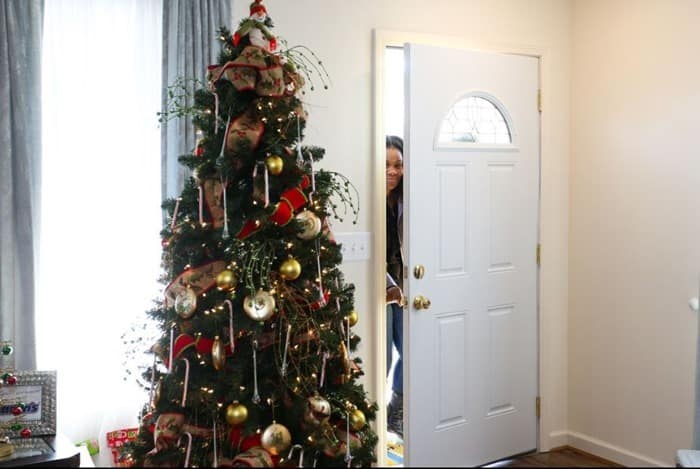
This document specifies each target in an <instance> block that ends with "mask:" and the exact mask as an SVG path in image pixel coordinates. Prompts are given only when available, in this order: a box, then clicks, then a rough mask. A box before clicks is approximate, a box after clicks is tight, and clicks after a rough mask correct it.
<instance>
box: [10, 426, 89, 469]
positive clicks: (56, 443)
mask: <svg viewBox="0 0 700 469" xmlns="http://www.w3.org/2000/svg"><path fill="white" fill-rule="evenodd" d="M41 439H42V440H44V442H45V443H46V445H47V446H48V447H49V449H50V451H47V452H46V453H45V454H38V455H34V456H26V457H14V458H12V459H0V467H80V450H79V449H78V448H77V447H76V446H75V445H72V444H71V443H70V441H69V440H68V438H66V437H65V436H63V435H60V434H58V435H55V436H44V437H41Z"/></svg>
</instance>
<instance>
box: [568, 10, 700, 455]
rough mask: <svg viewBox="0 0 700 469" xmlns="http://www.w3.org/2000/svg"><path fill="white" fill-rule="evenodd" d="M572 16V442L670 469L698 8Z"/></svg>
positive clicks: (694, 157)
mask: <svg viewBox="0 0 700 469" xmlns="http://www.w3.org/2000/svg"><path fill="white" fill-rule="evenodd" d="M573 5H574V9H573V35H572V44H573V49H572V50H573V53H572V65H573V69H572V72H573V73H572V77H573V80H572V89H571V92H572V121H571V125H572V128H571V135H572V139H571V149H572V160H571V208H570V216H571V218H570V230H571V238H570V248H569V259H570V277H569V294H570V296H569V393H568V396H569V429H570V433H569V441H570V442H571V443H573V444H576V446H579V447H584V449H585V448H588V449H589V450H591V451H593V452H596V453H597V454H601V455H607V456H608V457H611V458H615V460H617V461H620V462H623V463H626V464H635V465H641V464H664V465H672V463H673V462H674V454H675V450H676V449H679V448H689V447H690V446H689V445H690V444H691V439H692V418H693V412H694V407H693V389H694V387H693V386H694V381H693V379H694V366H695V346H696V337H697V319H696V315H695V313H692V312H691V311H690V310H689V308H688V306H687V302H688V299H689V298H690V297H692V296H697V294H698V293H697V292H698V274H699V273H700V262H699V261H700V249H699V248H698V245H699V243H700V236H698V235H699V234H700V217H699V216H698V212H699V210H698V209H699V208H700V207H699V206H698V205H699V202H700V157H699V156H700V155H699V153H698V149H697V148H698V146H697V138H698V133H699V130H700V128H699V127H698V122H700V120H699V119H698V117H697V115H698V109H699V108H700V61H699V60H698V59H697V57H698V53H697V46H698V44H700V29H699V28H698V24H700V2H699V1H696V0H655V1H651V0H614V1H613V0H577V1H575V2H574V4H573Z"/></svg>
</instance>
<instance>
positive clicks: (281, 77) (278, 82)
mask: <svg viewBox="0 0 700 469" xmlns="http://www.w3.org/2000/svg"><path fill="white" fill-rule="evenodd" d="M270 63H271V64H270ZM222 78H225V79H226V80H228V81H230V82H231V84H233V86H234V87H235V88H236V89H237V90H238V91H247V90H255V92H256V93H257V94H258V95H260V96H282V95H284V94H285V89H286V83H285V74H284V69H283V66H282V64H281V63H280V59H279V56H277V55H273V54H270V53H269V52H267V51H265V50H263V49H261V48H260V47H257V46H247V47H246V48H245V49H243V51H242V52H241V54H240V55H239V56H238V57H236V58H235V59H234V60H232V61H230V62H227V63H226V64H224V65H211V66H209V68H208V79H209V82H210V86H211V84H212V83H215V82H217V81H219V80H221V79H222ZM291 78H292V77H290V79H291ZM295 78H296V79H295V80H294V81H298V77H295Z"/></svg>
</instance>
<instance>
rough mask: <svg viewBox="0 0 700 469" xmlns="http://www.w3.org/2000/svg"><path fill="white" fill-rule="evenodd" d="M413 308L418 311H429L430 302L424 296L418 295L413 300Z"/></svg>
mask: <svg viewBox="0 0 700 469" xmlns="http://www.w3.org/2000/svg"><path fill="white" fill-rule="evenodd" d="M413 307H414V308H416V309H428V308H430V300H429V299H428V298H426V297H424V296H422V295H417V296H416V297H415V298H414V299H413Z"/></svg>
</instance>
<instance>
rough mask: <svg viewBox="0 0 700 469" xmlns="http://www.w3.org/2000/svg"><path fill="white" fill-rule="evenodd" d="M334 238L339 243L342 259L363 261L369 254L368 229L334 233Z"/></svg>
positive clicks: (369, 237) (370, 248)
mask: <svg viewBox="0 0 700 469" xmlns="http://www.w3.org/2000/svg"><path fill="white" fill-rule="evenodd" d="M334 235H335V240H336V242H337V243H338V244H340V251H341V252H342V253H343V261H365V260H367V259H369V258H370V254H371V250H372V247H371V236H370V233H369V232H368V231H360V232H348V233H334Z"/></svg>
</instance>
